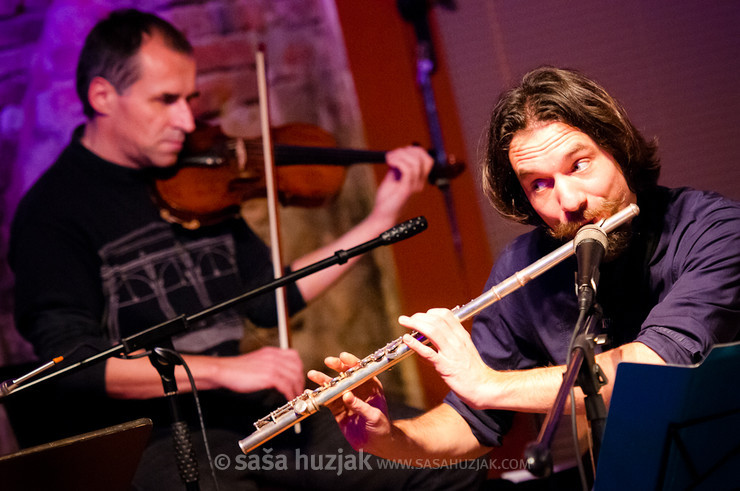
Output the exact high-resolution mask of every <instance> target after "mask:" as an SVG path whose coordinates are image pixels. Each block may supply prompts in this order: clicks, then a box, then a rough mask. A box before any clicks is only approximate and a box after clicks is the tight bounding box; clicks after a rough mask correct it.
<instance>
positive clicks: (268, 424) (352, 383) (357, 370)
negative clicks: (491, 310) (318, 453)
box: [239, 204, 640, 453]
mask: <svg viewBox="0 0 740 491" xmlns="http://www.w3.org/2000/svg"><path fill="white" fill-rule="evenodd" d="M639 213H640V209H639V208H638V207H637V205H633V204H631V205H629V206H627V208H625V209H623V210H621V211H620V212H619V213H616V214H614V215H613V216H611V217H609V218H607V219H605V220H602V221H601V222H600V223H599V224H598V226H599V227H601V229H602V230H603V231H604V233H609V232H611V231H612V230H614V229H616V228H618V227H620V226H622V225H623V224H625V223H627V222H629V221H630V220H632V218H634V217H635V216H637V215H638V214H639ZM575 246H576V243H575V239H574V240H571V241H570V242H568V243H567V244H563V245H562V246H560V247H559V248H557V249H556V250H554V251H553V252H551V253H550V254H548V255H547V256H545V257H543V258H542V259H539V260H538V261H535V262H534V263H532V264H531V265H529V266H527V267H526V268H524V269H522V270H521V271H518V272H516V273H514V274H513V275H511V276H510V277H508V278H507V279H505V280H504V281H502V282H501V283H499V284H498V285H496V286H494V287H492V288H491V289H489V290H488V291H486V292H485V293H483V294H482V295H480V296H479V297H477V298H475V299H473V300H471V301H470V302H468V303H467V304H465V305H463V306H461V307H455V308H454V309H453V310H452V313H453V314H454V315H455V317H457V319H459V320H460V321H461V322H462V321H465V320H466V319H468V318H470V317H472V316H474V315H475V314H477V313H478V312H480V311H481V310H483V309H484V308H486V307H488V306H489V305H491V304H493V303H495V302H497V301H499V300H501V299H502V298H504V297H505V296H506V295H508V294H509V293H511V292H513V291H514V290H518V289H519V288H520V287H522V286H524V285H525V284H527V283H528V282H529V281H530V280H532V279H533V278H536V277H537V276H539V275H540V274H541V273H544V272H545V271H547V270H549V269H550V268H552V267H554V266H555V265H557V264H558V263H560V262H562V261H563V260H565V259H566V258H568V257H570V256H571V255H573V254H574V253H575ZM409 334H410V335H411V336H413V337H414V338H415V339H417V340H418V341H420V342H422V343H425V344H426V343H428V342H429V340H428V339H427V338H426V337H425V336H423V335H421V334H420V333H418V332H417V331H412V332H410V333H409ZM413 353H414V351H413V350H411V349H410V348H409V347H408V346H407V345H406V343H404V342H403V336H402V337H399V338H398V339H395V340H393V341H391V342H390V343H388V344H386V345H385V346H383V347H382V348H380V349H379V350H377V351H375V352H374V353H372V354H371V355H369V356H367V357H365V358H363V359H362V360H361V361H360V362H359V363H358V364H357V365H355V366H353V367H352V368H350V369H348V370H346V371H344V372H342V373H340V374H339V375H337V376H336V377H334V378H333V379H331V381H329V382H327V383H325V384H323V385H321V386H320V387H318V388H316V389H314V390H306V391H305V392H304V393H303V394H301V395H299V396H298V397H296V398H295V399H293V400H292V401H290V402H288V403H287V404H285V405H284V406H282V407H279V408H278V409H276V410H274V411H272V412H271V413H270V414H268V415H267V416H265V417H264V418H262V419H260V420H258V421H257V422H255V423H254V426H255V428H256V431H255V432H254V433H252V434H251V435H249V436H248V437H246V438H244V439H243V440H239V447H240V448H241V449H242V451H243V452H244V453H248V452H250V451H252V450H254V449H255V448H257V447H259V446H260V445H262V444H263V443H265V442H266V441H268V440H270V439H271V438H273V437H275V436H277V435H278V434H280V433H282V432H283V431H285V430H287V429H288V428H290V427H291V426H293V425H295V424H296V423H298V422H299V421H301V420H303V419H305V418H307V417H308V416H310V415H312V414H313V413H315V412H317V411H318V410H319V409H320V408H321V406H326V405H328V404H329V403H331V402H332V401H334V400H336V399H337V398H339V397H341V396H342V395H343V394H344V393H345V392H348V391H350V390H352V389H354V388H355V387H357V386H359V385H361V384H363V383H365V382H366V381H368V380H369V379H371V378H372V377H374V376H376V375H377V374H379V373H381V372H383V371H385V370H387V369H389V368H391V367H392V366H393V365H395V364H396V363H398V362H400V361H401V360H403V359H405V358H407V357H408V356H409V355H411V354H413Z"/></svg>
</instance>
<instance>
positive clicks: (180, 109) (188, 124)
mask: <svg viewBox="0 0 740 491" xmlns="http://www.w3.org/2000/svg"><path fill="white" fill-rule="evenodd" d="M172 119H173V124H174V126H175V127H177V128H178V129H181V130H182V131H184V132H185V133H190V132H192V131H194V130H195V117H194V116H193V110H192V109H191V108H190V104H188V103H187V101H184V100H183V101H178V102H177V104H176V105H175V107H174V112H173V115H172Z"/></svg>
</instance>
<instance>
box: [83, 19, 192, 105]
mask: <svg viewBox="0 0 740 491" xmlns="http://www.w3.org/2000/svg"><path fill="white" fill-rule="evenodd" d="M154 34H160V35H161V36H162V37H163V38H164V41H165V43H166V44H167V46H168V47H169V48H171V49H172V50H174V51H176V52H179V53H185V54H188V55H192V53H193V47H192V46H191V45H190V43H189V42H188V40H187V39H186V38H185V36H184V35H183V34H182V33H181V32H180V31H178V30H177V29H176V28H175V27H174V26H173V25H172V24H170V23H169V22H167V21H165V20H164V19H162V18H160V17H157V16H156V15H154V14H150V13H147V12H141V11H139V10H136V9H121V10H114V11H113V12H111V13H110V15H109V16H108V17H106V18H105V19H103V20H101V21H100V22H98V23H97V24H96V25H95V27H93V28H92V30H91V31H90V33H89V34H88V35H87V38H86V39H85V44H84V45H83V47H82V51H81V52H80V59H79V61H78V63H77V96H78V97H79V98H80V101H82V109H83V112H84V113H85V116H87V117H88V118H92V117H93V116H94V115H95V110H94V109H93V108H92V106H91V105H90V101H89V100H88V98H87V91H88V89H89V88H90V82H92V80H93V79H94V78H95V77H103V78H104V79H106V80H107V81H108V82H110V83H111V84H112V85H113V87H115V89H116V91H117V92H118V93H121V92H123V91H124V90H126V88H128V87H129V86H130V85H131V84H133V83H134V82H136V81H137V80H138V78H139V64H138V61H137V58H136V55H137V54H138V53H139V49H140V48H141V45H142V43H143V41H144V39H145V36H152V35H154Z"/></svg>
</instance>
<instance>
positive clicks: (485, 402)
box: [472, 342, 664, 413]
mask: <svg viewBox="0 0 740 491" xmlns="http://www.w3.org/2000/svg"><path fill="white" fill-rule="evenodd" d="M595 359H596V363H597V364H598V365H599V367H600V368H601V370H602V372H603V373H604V375H605V376H606V378H607V384H606V385H605V386H603V387H602V388H601V391H600V394H601V395H602V397H603V398H604V401H605V402H606V404H607V406H608V405H609V401H610V400H611V394H612V391H613V389H614V379H615V376H616V371H617V365H618V364H619V363H621V362H623V361H624V362H633V363H648V364H662V363H664V362H663V360H662V359H661V358H660V356H658V355H657V353H655V352H654V351H653V350H651V349H650V348H648V347H647V346H645V345H644V344H642V343H637V342H635V343H629V344H625V345H623V346H620V347H618V348H615V349H612V350H609V351H607V352H604V353H601V354H599V355H596V357H595ZM565 371H566V367H565V366H553V367H545V368H535V369H530V370H515V371H508V372H502V371H493V370H492V371H491V372H490V374H489V381H488V383H487V384H485V390H482V391H481V393H480V394H479V396H477V397H476V398H475V400H474V401H473V403H472V405H473V406H475V407H478V408H496V409H505V410H511V411H520V412H534V413H545V412H547V411H548V410H549V409H550V407H552V405H553V403H554V401H555V397H556V395H557V393H558V390H559V389H560V385H561V384H562V380H563V374H564V373H565ZM576 399H577V400H576V404H577V410H578V411H579V412H580V411H583V393H582V392H581V390H580V388H576Z"/></svg>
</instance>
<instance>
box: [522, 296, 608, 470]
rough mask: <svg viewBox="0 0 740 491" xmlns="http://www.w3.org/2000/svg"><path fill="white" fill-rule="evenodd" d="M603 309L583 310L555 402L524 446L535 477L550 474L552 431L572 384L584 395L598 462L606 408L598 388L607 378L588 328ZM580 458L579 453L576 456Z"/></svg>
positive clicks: (525, 455) (594, 451)
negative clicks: (595, 352)
mask: <svg viewBox="0 0 740 491" xmlns="http://www.w3.org/2000/svg"><path fill="white" fill-rule="evenodd" d="M601 317H602V311H601V307H600V306H599V305H598V304H593V305H591V307H589V308H588V310H582V311H581V315H579V318H578V321H577V322H576V326H575V329H574V335H575V339H574V342H573V345H572V349H571V352H570V356H569V362H568V366H567V369H566V371H565V373H564V374H563V382H562V384H561V385H560V389H559V390H558V394H557V396H556V397H555V403H554V404H553V406H552V407H551V408H550V410H549V411H548V412H547V415H546V417H545V421H544V422H543V424H542V428H541V430H540V433H539V435H538V436H537V440H536V441H535V442H533V443H530V444H529V445H527V447H526V449H525V451H524V457H525V460H526V462H527V469H528V470H529V472H531V473H532V474H533V475H535V476H537V477H547V476H549V475H550V474H551V473H552V454H551V451H550V447H551V446H552V440H553V437H554V435H555V430H556V428H557V425H558V423H559V422H560V418H561V416H562V415H563V412H564V408H565V404H566V402H567V399H568V395H569V393H570V391H571V389H572V388H573V387H574V385H578V386H579V387H580V388H581V390H583V393H584V395H585V398H584V403H585V405H586V417H587V419H588V421H589V424H590V426H591V438H592V449H593V460H594V467H595V466H596V463H597V461H598V456H599V451H600V449H601V441H602V439H603V436H604V427H605V425H606V416H607V410H606V405H605V404H604V399H603V397H602V396H601V394H599V390H600V389H601V387H602V386H603V385H605V384H606V383H607V380H606V377H605V376H604V374H603V372H602V371H601V369H600V368H599V365H598V364H596V362H595V359H594V345H595V344H596V339H595V338H594V336H593V334H590V333H589V332H590V331H591V327H592V326H594V325H596V324H597V323H598V322H600V321H601ZM576 458H577V459H580V458H581V456H580V455H576Z"/></svg>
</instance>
